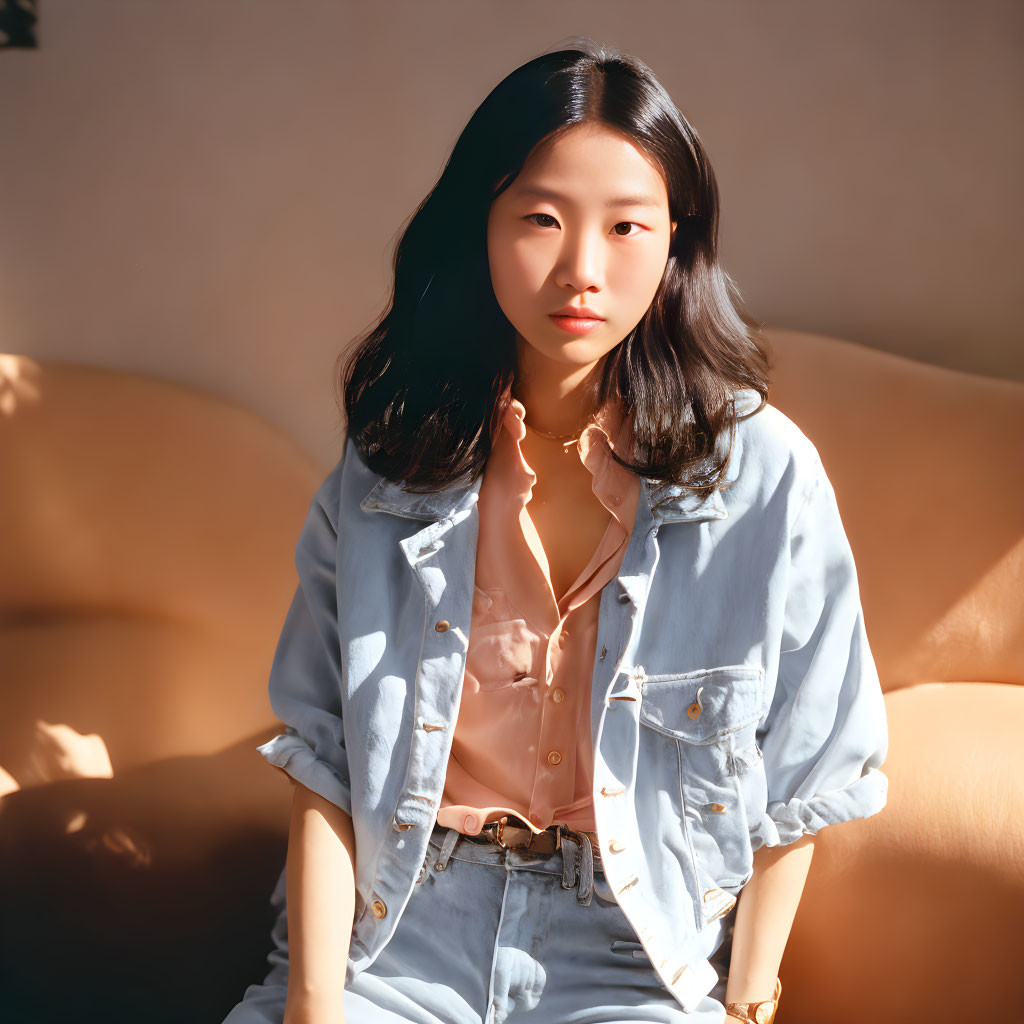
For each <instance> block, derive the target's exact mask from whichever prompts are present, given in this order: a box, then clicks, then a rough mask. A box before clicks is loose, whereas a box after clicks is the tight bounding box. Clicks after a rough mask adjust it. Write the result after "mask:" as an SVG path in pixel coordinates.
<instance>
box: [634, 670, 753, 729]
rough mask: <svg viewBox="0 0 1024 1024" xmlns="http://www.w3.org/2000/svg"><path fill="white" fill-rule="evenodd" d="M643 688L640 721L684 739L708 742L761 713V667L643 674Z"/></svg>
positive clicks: (739, 727) (750, 720)
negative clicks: (676, 673)
mask: <svg viewBox="0 0 1024 1024" xmlns="http://www.w3.org/2000/svg"><path fill="white" fill-rule="evenodd" d="M641 692H642V698H641V703H640V721H641V722H643V724H644V725H646V726H649V727H650V728H651V729H656V730H658V731H659V732H664V733H667V734H668V735H670V736H675V737H677V738H678V739H682V740H686V741H687V742H688V743H699V744H704V743H712V742H714V741H715V740H716V739H718V738H719V737H720V736H723V735H725V734H726V733H730V732H735V731H736V730H738V729H742V728H744V726H747V725H750V723H751V722H756V721H757V720H758V718H760V717H761V711H762V707H761V704H762V700H763V695H764V669H763V668H762V667H761V666H760V665H721V666H719V667H717V668H705V669H697V670H695V671H693V672H683V673H680V674H679V675H653V676H647V677H646V679H645V680H644V682H643V686H642V690H641ZM691 708H693V711H690V710H689V709H691Z"/></svg>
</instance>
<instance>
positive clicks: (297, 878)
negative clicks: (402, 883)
mask: <svg viewBox="0 0 1024 1024" xmlns="http://www.w3.org/2000/svg"><path fill="white" fill-rule="evenodd" d="M286 885H287V902H288V997H287V1004H286V1007H285V1022H286V1024H300V1022H302V1024H305V1022H316V1024H320V1022H323V1024H334V1022H340V1021H342V1020H344V1016H343V1013H342V998H343V993H344V990H345V973H346V968H347V964H348V951H349V943H350V941H351V939H352V921H353V916H354V912H355V836H354V834H353V829H352V819H351V817H349V815H348V814H346V813H345V812H344V811H343V810H342V809H341V808H340V807H337V806H336V805H335V804H332V803H330V802H329V801H327V800H325V799H324V798H323V797H321V796H318V795H317V794H316V793H314V792H312V790H310V789H308V788H306V787H305V786H303V785H302V784H301V783H298V782H297V783H296V784H295V794H294V796H293V798H292V816H291V822H290V824H289V831H288V870H287V877H286Z"/></svg>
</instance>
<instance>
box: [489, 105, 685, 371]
mask: <svg viewBox="0 0 1024 1024" xmlns="http://www.w3.org/2000/svg"><path fill="white" fill-rule="evenodd" d="M674 231H675V222H670V221H669V211H668V192H667V190H666V187H665V181H664V179H663V178H662V176H661V173H660V171H658V169H657V168H656V167H655V166H654V165H652V164H651V163H649V162H648V160H647V158H646V157H644V156H643V155H642V154H641V153H640V151H639V150H638V149H637V148H636V147H635V146H634V145H633V144H632V143H631V142H629V141H628V140H627V139H626V138H625V137H624V136H622V135H619V134H618V133H616V132H614V131H612V130H610V129H609V128H607V127H605V126H603V125H598V124H593V123H591V124H581V125H577V126H575V127H573V128H571V129H570V130H569V131H568V132H566V133H565V134H563V135H562V136H560V137H559V138H557V139H554V140H550V141H548V142H546V143H543V144H542V145H540V146H539V147H538V148H537V149H536V150H535V151H534V152H533V153H532V154H531V155H530V157H529V159H528V160H527V162H526V164H525V165H524V167H523V169H522V171H521V172H520V173H519V176H518V177H517V178H516V179H515V181H513V182H512V184H511V185H510V186H509V187H508V188H507V189H506V190H505V191H504V192H503V193H502V194H501V195H500V196H498V198H497V199H496V200H495V201H494V202H493V203H492V204H491V209H490V215H489V217H488V222H487V252H488V259H489V261H490V271H491V283H492V285H493V288H494V294H495V297H496V298H497V300H498V304H499V305H500V306H501V309H502V311H503V312H504V314H505V316H506V317H508V319H509V321H510V322H511V323H512V325H513V327H515V329H516V331H517V332H518V334H519V336H520V339H521V341H520V342H519V344H520V345H521V344H522V342H523V341H525V342H526V343H527V344H528V345H529V346H530V347H531V348H532V349H534V350H536V354H540V355H542V356H545V357H547V358H548V359H550V360H553V361H555V362H557V363H562V364H569V366H573V367H580V368H581V367H584V366H590V365H593V364H595V363H596V362H597V361H598V360H599V359H601V357H602V356H604V355H605V354H607V353H608V352H609V351H611V350H612V349H613V348H615V346H616V345H618V344H619V342H620V341H622V339H623V338H625V337H626V335H627V334H629V332H630V331H632V330H633V328H634V327H635V326H636V325H637V324H638V323H639V322H640V320H641V318H642V317H643V315H644V313H646V312H647V309H648V308H649V307H650V304H651V301H652V300H653V299H654V296H655V294H656V293H657V291H658V286H659V284H660V283H661V278H662V275H663V273H664V270H665V264H666V261H667V259H668V251H669V243H670V242H671V237H672V233H673V232H674ZM567 307H568V308H572V309H579V308H580V307H585V308H586V309H588V310H590V312H591V313H593V314H594V316H595V317H598V318H600V319H599V320H597V322H596V323H593V324H590V325H588V324H584V323H578V322H574V320H573V319H572V318H566V317H559V316H557V314H558V313H559V311H560V310H564V309H565V308H567ZM569 366H563V369H569Z"/></svg>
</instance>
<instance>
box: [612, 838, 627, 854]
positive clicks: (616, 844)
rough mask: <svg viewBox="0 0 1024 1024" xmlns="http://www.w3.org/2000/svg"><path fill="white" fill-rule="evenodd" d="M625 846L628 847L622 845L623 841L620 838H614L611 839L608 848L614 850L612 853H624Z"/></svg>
mask: <svg viewBox="0 0 1024 1024" xmlns="http://www.w3.org/2000/svg"><path fill="white" fill-rule="evenodd" d="M625 848H626V847H625V846H623V845H622V843H620V842H619V841H618V839H613V840H612V841H611V842H610V843H609V844H608V849H609V850H611V851H612V853H622V851H623V850H624V849H625Z"/></svg>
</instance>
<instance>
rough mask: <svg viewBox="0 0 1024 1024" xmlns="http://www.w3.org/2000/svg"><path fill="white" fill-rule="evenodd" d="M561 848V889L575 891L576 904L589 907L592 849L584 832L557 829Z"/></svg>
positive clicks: (591, 880) (592, 883)
mask: <svg viewBox="0 0 1024 1024" xmlns="http://www.w3.org/2000/svg"><path fill="white" fill-rule="evenodd" d="M559 833H560V836H561V847H562V888H563V889H572V888H575V889H576V902H577V903H579V904H580V905H581V906H584V907H589V906H590V903H591V899H592V897H593V895H594V848H593V847H592V846H591V844H590V836H588V835H587V834H586V832H574V831H573V830H572V829H568V828H567V829H564V830H563V829H562V827H561V826H560V827H559Z"/></svg>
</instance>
